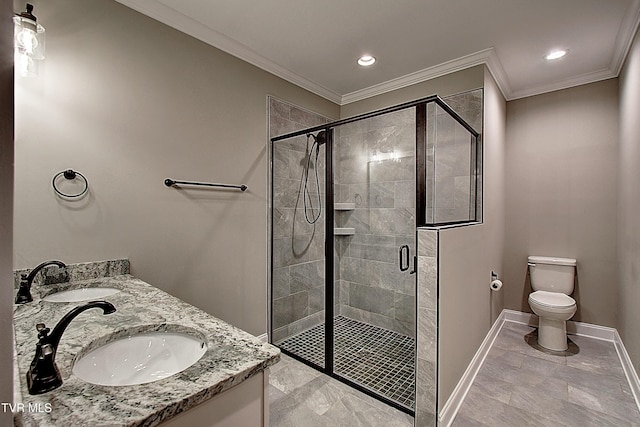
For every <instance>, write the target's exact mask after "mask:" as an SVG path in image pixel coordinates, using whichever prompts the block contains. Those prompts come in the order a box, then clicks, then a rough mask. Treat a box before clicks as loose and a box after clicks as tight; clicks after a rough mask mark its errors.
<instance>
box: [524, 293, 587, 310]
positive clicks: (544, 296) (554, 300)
mask: <svg viewBox="0 0 640 427" xmlns="http://www.w3.org/2000/svg"><path fill="white" fill-rule="evenodd" d="M529 298H530V299H531V300H533V301H535V302H536V303H538V304H540V305H545V306H547V307H571V306H572V305H575V304H576V301H575V300H574V299H573V298H571V297H570V296H569V295H565V294H563V293H560V292H548V291H535V292H533V293H532V294H530V295H529Z"/></svg>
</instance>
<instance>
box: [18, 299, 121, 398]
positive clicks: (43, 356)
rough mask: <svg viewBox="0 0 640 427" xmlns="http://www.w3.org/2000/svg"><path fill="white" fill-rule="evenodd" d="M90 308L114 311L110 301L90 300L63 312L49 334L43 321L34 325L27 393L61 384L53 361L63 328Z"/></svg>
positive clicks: (56, 386) (36, 392) (108, 311)
mask: <svg viewBox="0 0 640 427" xmlns="http://www.w3.org/2000/svg"><path fill="white" fill-rule="evenodd" d="M90 308H101V309H102V311H103V313H102V314H111V313H113V312H114V311H116V308H115V307H114V306H113V304H111V303H110V302H107V301H90V302H88V303H86V304H84V305H80V306H78V307H76V308H74V309H73V310H71V311H70V312H68V313H67V314H65V315H64V317H63V318H62V319H60V321H59V322H58V324H57V325H56V327H55V328H53V332H51V335H49V331H50V329H49V328H47V327H46V326H45V325H44V323H38V324H37V325H36V330H37V331H38V344H36V355H35V357H34V358H33V361H32V362H31V366H30V367H29V372H27V387H28V389H29V394H42V393H46V392H48V391H51V390H53V389H56V388H58V387H60V386H61V385H62V377H61V376H60V371H59V370H58V367H57V366H56V362H55V358H56V351H57V350H58V344H59V343H60V337H62V333H63V332H64V330H65V329H66V328H67V326H69V323H71V321H72V320H73V319H74V318H75V317H76V316H77V315H78V314H80V313H82V312H83V311H85V310H89V309H90Z"/></svg>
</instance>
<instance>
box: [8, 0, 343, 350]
mask: <svg viewBox="0 0 640 427" xmlns="http://www.w3.org/2000/svg"><path fill="white" fill-rule="evenodd" d="M15 7H16V8H18V6H15ZM19 7H20V8H22V7H24V4H23V3H20V5H19ZM36 7H37V12H38V13H37V16H38V18H39V20H40V21H41V22H42V23H43V24H44V25H45V27H46V28H47V58H46V60H45V61H44V63H43V69H42V70H41V71H42V72H41V75H40V77H39V78H38V79H34V80H25V79H22V80H20V81H18V82H17V83H16V144H15V146H16V156H15V161H16V189H15V191H16V198H15V228H14V234H15V245H14V250H15V262H14V268H25V267H27V268H33V267H34V266H35V265H36V264H37V263H39V262H40V261H43V260H46V259H52V258H58V259H61V260H63V261H65V262H69V263H74V262H82V261H97V260H103V259H114V258H121V257H128V258H129V259H130V260H131V271H132V273H133V274H134V275H136V276H138V277H140V278H142V279H143V280H146V281H147V282H149V283H151V284H153V285H155V286H157V287H159V288H161V289H163V290H165V291H167V292H169V293H171V294H173V295H175V296H177V297H179V298H181V299H183V300H184V301H186V302H188V303H191V304H193V305H195V306H197V307H200V308H202V309H204V310H205V311H207V312H209V313H211V314H213V315H215V316H218V317H220V318H222V319H224V320H226V321H228V322H230V323H232V324H234V325H236V326H238V327H240V328H243V329H245V330H247V331H248V332H250V333H253V334H256V335H259V334H263V333H265V332H266V317H267V314H266V307H267V302H266V301H267V297H266V296H267V294H266V289H267V285H266V277H267V201H266V195H267V152H266V148H267V126H268V123H267V95H274V96H276V97H278V98H281V99H287V100H290V101H291V102H294V103H295V104H297V105H301V106H304V107H305V108H308V109H310V110H312V111H317V112H318V113H321V114H323V115H325V116H328V117H334V118H337V116H338V114H339V108H338V106H337V105H335V104H333V103H331V102H329V101H327V100H324V99H322V98H320V97H318V96H316V95H313V94H310V93H309V92H307V91H305V90H303V89H301V88H299V87H296V86H294V85H293V84H290V83H288V82H285V81H284V80H282V79H280V78H277V77H275V76H273V75H271V74H269V73H267V72H265V71H262V70H260V69H258V68H256V67H254V66H252V65H249V64H247V63H246V62H243V61H241V60H239V59H237V58H234V57H232V56H230V55H228V54H225V53H223V52H221V51H219V50H217V49H215V48H213V47H211V46H208V45H206V44H204V43H202V42H200V41H198V40H196V39H194V38H192V37H189V36H187V35H184V34H182V33H180V32H178V31H176V30H173V29H171V28H169V27H167V26H165V25H163V24H161V23H159V22H156V21H154V20H152V19H150V18H147V17H145V16H143V15H141V14H139V13H137V12H135V11H133V10H131V9H129V8H127V7H125V6H123V5H121V4H118V3H116V2H113V1H108V0H95V1H92V2H91V7H89V8H88V7H86V2H83V1H81V0H58V1H56V2H55V3H53V4H52V3H47V2H40V4H38V5H36ZM16 10H17V9H16ZM67 168H73V169H76V170H78V171H80V172H82V173H83V174H84V175H85V176H86V177H87V178H88V180H89V183H90V185H91V190H90V194H89V197H86V198H85V199H83V200H82V201H79V202H64V201H61V200H59V199H57V198H56V197H55V196H54V194H53V190H52V188H51V179H52V177H53V176H54V175H55V174H56V173H57V172H59V171H61V170H65V169H67ZM167 177H171V178H174V179H187V180H202V181H212V182H228V183H244V184H246V185H248V187H249V189H248V190H247V192H246V193H240V192H238V191H212V190H203V189H183V190H176V189H169V188H167V187H165V186H164V185H163V180H164V179H165V178H167ZM5 182H6V181H5ZM2 206H3V208H4V206H7V205H5V204H4V203H3V205H2ZM3 244H4V239H3ZM4 300H6V299H3V301H4ZM2 348H5V347H4V346H3V347H2Z"/></svg>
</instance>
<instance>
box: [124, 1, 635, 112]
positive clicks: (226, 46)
mask: <svg viewBox="0 0 640 427" xmlns="http://www.w3.org/2000/svg"><path fill="white" fill-rule="evenodd" d="M116 1H117V2H118V3H121V4H123V5H125V6H127V7H129V8H131V9H133V10H136V11H138V12H140V13H142V14H144V15H147V16H149V17H151V18H153V19H155V20H157V21H160V22H162V23H164V24H166V25H168V26H170V27H172V28H175V29H176V30H178V31H181V32H183V33H186V34H189V35H190V36H192V37H195V38H197V39H198V40H201V41H203V42H205V43H207V44H209V45H211V46H214V47H216V48H218V49H220V50H222V51H224V52H226V53H228V54H230V55H233V56H235V57H237V58H239V59H241V60H243V61H245V62H248V63H249V64H251V65H254V66H256V67H258V68H260V69H262V70H265V71H267V72H269V73H271V74H274V75H276V76H278V77H280V78H282V79H284V80H286V81H288V82H290V83H292V84H294V85H296V86H299V87H301V88H303V89H306V90H308V91H310V92H312V93H314V94H316V95H318V96H321V97H323V98H325V99H327V100H329V101H331V102H334V103H336V104H338V105H345V104H350V103H352V102H356V101H360V100H363V99H367V98H371V97H373V96H376V95H380V94H383V93H387V92H391V91H394V90H398V89H401V88H404V87H407V86H411V85H414V84H417V83H421V82H424V81H427V80H431V79H434V78H437V77H441V76H444V75H446V74H450V73H454V72H456V71H461V70H464V69H467V68H471V67H474V66H476V65H482V64H484V65H485V66H486V67H487V69H488V70H489V72H490V73H491V75H492V76H493V78H494V80H495V81H496V84H497V85H498V88H499V89H500V91H501V92H502V95H503V96H504V98H505V99H506V100H507V101H511V100H514V99H519V98H525V97H528V96H534V95H539V94H542V93H547V92H552V91H556V90H560V89H567V88H570V87H574V86H579V85H583V84H587V83H594V82H597V81H600V80H605V79H609V78H614V77H617V76H618V75H619V74H620V71H621V70H622V67H623V66H624V62H625V60H626V58H627V55H628V53H629V49H630V48H631V44H632V42H633V38H634V35H635V33H636V31H637V29H638V26H639V25H640V0H631V3H630V5H629V8H628V10H627V13H626V14H625V17H624V19H623V22H622V24H621V26H620V29H619V31H618V35H617V38H616V43H615V46H614V50H613V53H612V58H611V63H610V65H609V68H607V69H604V70H600V71H596V72H592V73H586V74H583V75H580V76H575V77H570V78H567V79H564V80H561V81H558V82H554V83H552V84H547V85H539V86H534V87H529V88H524V89H519V90H515V91H514V90H513V88H512V86H511V83H510V81H509V77H508V75H507V73H506V72H505V70H504V68H503V67H502V64H501V62H500V59H499V58H498V55H497V54H496V52H495V50H494V49H493V48H489V49H485V50H481V51H479V52H475V53H472V54H470V55H466V56H463V57H460V58H457V59H454V60H451V61H447V62H444V63H442V64H438V65H435V66H433V67H429V68H425V69H423V70H420V71H416V72H413V73H411V74H407V75H405V76H401V77H398V78H395V79H392V80H388V81H386V82H383V83H380V84H377V85H373V86H370V87H367V88H364V89H360V90H357V91H354V92H350V93H347V94H344V95H341V94H339V93H337V92H335V91H332V90H331V89H327V88H326V87H324V86H322V85H319V84H317V83H315V82H313V81H311V80H309V79H306V78H304V77H302V76H300V75H298V74H296V73H294V72H292V71H291V70H289V69H287V68H285V67H282V66H281V65H278V64H276V63H275V62H273V61H271V60H269V59H268V58H266V57H264V56H262V55H261V54H259V53H258V52H256V51H254V50H252V49H250V48H249V47H247V46H245V45H243V44H242V43H239V42H237V41H235V40H233V39H231V38H230V37H228V36H226V35H225V34H223V33H220V32H218V31H215V30H213V29H211V28H209V27H207V26H205V25H203V24H201V23H200V22H198V21H196V20H194V19H192V18H189V17H187V16H185V15H183V14H182V13H180V12H178V11H177V10H175V9H173V8H171V7H169V6H167V5H165V4H163V3H161V2H160V1H159V0H116Z"/></svg>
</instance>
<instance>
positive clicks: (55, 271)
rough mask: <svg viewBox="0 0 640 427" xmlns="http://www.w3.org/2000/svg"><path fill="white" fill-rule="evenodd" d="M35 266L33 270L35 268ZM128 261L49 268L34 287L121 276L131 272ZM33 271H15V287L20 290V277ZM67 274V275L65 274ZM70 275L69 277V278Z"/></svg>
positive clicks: (118, 260)
mask: <svg viewBox="0 0 640 427" xmlns="http://www.w3.org/2000/svg"><path fill="white" fill-rule="evenodd" d="M35 267H36V266H35V265H34V266H33V267H32V268H35ZM129 269H130V267H129V260H128V259H113V260H108V261H95V262H82V263H77V264H67V268H65V269H64V270H61V269H60V268H58V267H57V266H55V265H51V266H47V267H45V268H43V269H42V271H41V272H40V273H39V274H38V275H37V276H36V279H35V280H34V286H38V285H51V284H56V283H63V282H78V281H81V280H89V279H96V278H98V277H111V276H120V275H122V274H129V272H130V270H129ZM31 270H32V269H30V268H23V269H20V270H14V272H13V287H14V289H18V286H19V285H20V275H22V274H29V273H30V272H31ZM65 272H66V274H64V273H65ZM67 274H68V276H67Z"/></svg>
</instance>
